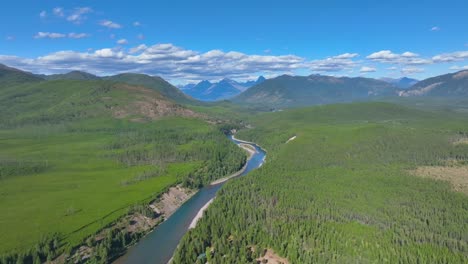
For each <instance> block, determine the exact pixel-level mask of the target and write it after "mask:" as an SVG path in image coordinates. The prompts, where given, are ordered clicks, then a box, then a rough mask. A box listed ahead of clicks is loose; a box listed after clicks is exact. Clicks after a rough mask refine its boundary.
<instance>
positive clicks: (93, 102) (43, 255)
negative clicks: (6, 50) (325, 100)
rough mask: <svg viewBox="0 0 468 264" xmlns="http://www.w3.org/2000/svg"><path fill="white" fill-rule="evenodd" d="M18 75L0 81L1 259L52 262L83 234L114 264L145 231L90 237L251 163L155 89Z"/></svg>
mask: <svg viewBox="0 0 468 264" xmlns="http://www.w3.org/2000/svg"><path fill="white" fill-rule="evenodd" d="M9 74H10V73H9ZM14 74H15V75H13V77H14V78H13V77H12V78H10V77H8V76H12V75H8V76H7V77H8V78H9V79H10V80H14V79H15V78H16V76H18V75H17V74H16V73H14ZM21 74H22V75H21V76H20V77H21V78H20V82H18V81H16V82H13V83H16V84H17V85H6V86H4V87H1V89H0V196H1V197H2V198H1V199H0V210H1V211H2V212H3V213H2V214H0V223H1V232H0V233H1V238H2V239H0V263H33V262H34V263H36V262H37V261H40V262H44V261H46V260H52V259H54V258H55V257H57V256H59V255H61V254H62V253H66V254H70V253H71V252H74V251H76V250H77V246H78V245H83V244H86V241H96V242H88V244H89V245H95V246H99V255H98V256H97V257H95V258H94V260H97V261H99V262H107V261H108V260H110V259H112V258H113V257H115V256H116V254H120V253H121V250H122V249H123V248H125V245H128V243H131V242H132V241H133V242H134V240H135V238H137V237H138V235H141V234H137V233H135V234H134V233H125V232H123V231H122V232H121V231H120V230H117V231H116V232H108V233H106V234H107V239H105V240H102V238H99V237H98V238H96V239H95V240H94V238H93V239H89V238H90V236H94V235H95V234H97V233H98V232H99V231H100V230H102V228H104V227H106V226H109V225H110V224H112V223H115V221H117V219H120V218H121V217H122V216H125V215H127V214H129V213H130V212H133V211H132V210H134V209H132V208H140V209H138V210H139V211H142V212H147V211H148V208H149V207H148V206H147V205H148V203H149V202H150V201H152V200H154V199H155V198H156V197H158V196H160V195H161V194H162V193H163V192H165V191H167V189H168V188H169V187H170V186H174V185H176V184H180V185H181V186H184V187H186V188H192V189H196V188H198V187H200V186H202V185H205V184H207V183H210V182H211V181H213V180H215V179H217V178H220V177H223V176H226V175H228V174H230V173H232V172H235V171H237V170H239V169H240V168H241V167H242V166H243V164H244V162H245V158H246V157H245V154H244V153H243V152H242V151H241V150H240V149H239V148H238V147H236V146H235V145H234V144H232V143H230V142H229V140H228V139H227V138H226V137H225V135H224V134H223V133H222V132H221V131H220V129H219V127H217V126H215V125H212V124H210V123H208V122H207V121H206V120H204V119H203V118H202V116H201V115H200V114H198V113H196V112H194V111H192V110H189V109H187V108H185V107H183V106H180V105H178V104H176V103H174V102H173V101H172V100H169V99H167V98H166V97H164V96H163V95H162V94H160V93H159V92H157V91H155V90H151V89H147V88H144V87H141V86H135V85H128V84H122V83H116V82H111V81H102V80H94V81H78V80H57V81H43V80H41V79H37V78H35V77H31V78H32V79H27V80H26V81H22V80H24V79H25V78H24V76H29V75H28V74H26V75H24V74H23V73H21ZM5 78H6V77H5ZM16 79H17V78H16ZM0 81H1V80H0ZM153 214H154V213H153ZM114 236H116V237H117V238H118V239H116V238H114ZM122 237H123V240H121V239H122ZM99 241H100V242H99ZM116 241H119V242H116ZM126 243H127V244H126ZM64 256H66V255H64Z"/></svg>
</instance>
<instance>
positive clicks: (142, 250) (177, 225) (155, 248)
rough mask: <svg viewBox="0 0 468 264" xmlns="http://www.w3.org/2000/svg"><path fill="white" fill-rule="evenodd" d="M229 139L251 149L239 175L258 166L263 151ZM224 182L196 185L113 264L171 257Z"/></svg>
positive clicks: (162, 261) (154, 263)
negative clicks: (167, 216)
mask: <svg viewBox="0 0 468 264" xmlns="http://www.w3.org/2000/svg"><path fill="white" fill-rule="evenodd" d="M229 139H230V140H231V141H232V142H234V143H235V144H237V145H239V144H241V143H243V144H248V145H251V146H252V147H254V148H255V153H254V154H253V156H252V157H251V158H250V160H248V162H247V165H246V168H245V170H244V171H243V172H242V173H241V174H240V175H239V177H240V176H243V175H245V174H247V173H249V172H250V171H252V170H254V169H256V168H258V167H260V166H262V164H263V162H264V160H265V157H266V153H265V151H264V150H263V149H261V148H260V147H259V146H257V145H256V144H253V143H250V142H245V141H242V140H237V139H235V138H234V137H233V136H229ZM224 183H225V182H222V183H219V184H216V185H209V186H206V187H203V188H202V189H200V190H199V191H198V192H197V193H196V194H195V195H194V196H192V198H190V199H189V200H188V201H187V202H185V203H184V204H183V205H182V206H181V207H180V208H179V209H178V210H177V211H176V212H175V213H174V214H172V215H171V216H170V217H169V218H168V219H167V220H166V221H164V222H163V223H162V224H160V225H159V226H157V227H156V228H155V229H154V230H153V231H152V232H151V233H149V234H148V235H147V236H145V237H143V238H142V239H141V240H140V242H138V244H136V245H135V246H133V247H131V248H130V249H129V250H128V252H127V253H126V254H125V255H124V256H122V257H120V258H119V259H117V260H116V261H115V262H114V264H127V263H128V264H146V263H148V264H149V263H151V264H166V263H168V261H169V260H170V259H171V258H172V255H173V254H174V251H175V249H176V248H177V245H178V244H179V241H180V239H181V238H182V237H183V235H184V234H185V233H186V232H187V230H188V228H189V225H190V223H191V222H192V220H193V219H194V218H195V216H196V215H197V213H198V211H199V210H200V209H201V208H202V207H203V206H204V205H205V204H206V203H208V202H209V201H210V200H211V199H213V198H214V197H215V196H216V192H217V191H218V190H219V188H221V186H223V185H224Z"/></svg>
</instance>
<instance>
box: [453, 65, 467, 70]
mask: <svg viewBox="0 0 468 264" xmlns="http://www.w3.org/2000/svg"><path fill="white" fill-rule="evenodd" d="M449 70H454V71H460V70H468V65H465V66H452V67H450V68H449Z"/></svg>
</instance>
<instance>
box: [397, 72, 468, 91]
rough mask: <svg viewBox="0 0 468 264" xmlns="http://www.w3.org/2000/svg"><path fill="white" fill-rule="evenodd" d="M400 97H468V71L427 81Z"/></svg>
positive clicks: (416, 85)
mask: <svg viewBox="0 0 468 264" xmlns="http://www.w3.org/2000/svg"><path fill="white" fill-rule="evenodd" d="M399 95H400V96H405V97H407V96H438V97H457V96H468V70H465V71H459V72H456V73H449V74H444V75H440V76H436V77H432V78H428V79H425V80H423V81H420V82H418V83H417V84H415V85H413V86H412V87H411V88H410V89H409V90H407V91H401V92H400V93H399Z"/></svg>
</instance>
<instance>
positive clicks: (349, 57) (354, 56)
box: [334, 53, 359, 59]
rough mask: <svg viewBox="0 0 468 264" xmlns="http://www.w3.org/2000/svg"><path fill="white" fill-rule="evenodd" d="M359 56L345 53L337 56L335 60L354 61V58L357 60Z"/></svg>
mask: <svg viewBox="0 0 468 264" xmlns="http://www.w3.org/2000/svg"><path fill="white" fill-rule="evenodd" d="M357 56H359V54H357V53H343V54H341V55H338V56H335V57H334V58H336V59H352V58H356V57H357Z"/></svg>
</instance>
